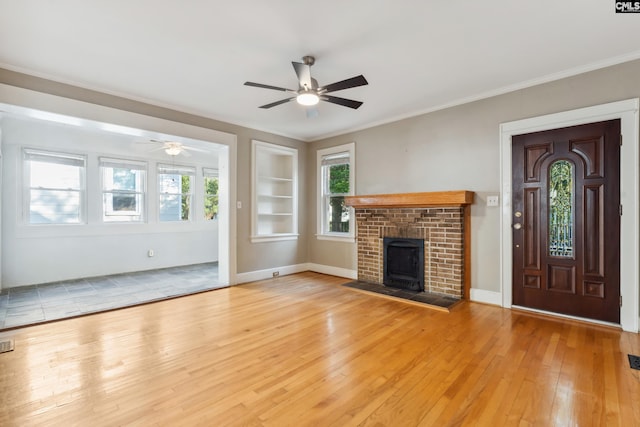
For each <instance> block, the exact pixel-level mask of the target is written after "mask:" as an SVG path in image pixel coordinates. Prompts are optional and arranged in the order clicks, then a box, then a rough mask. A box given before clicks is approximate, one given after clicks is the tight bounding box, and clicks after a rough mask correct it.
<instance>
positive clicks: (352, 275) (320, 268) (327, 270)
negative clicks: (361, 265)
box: [307, 263, 358, 280]
mask: <svg viewBox="0 0 640 427" xmlns="http://www.w3.org/2000/svg"><path fill="white" fill-rule="evenodd" d="M307 266H308V267H309V270H310V271H313V272H315V273H322V274H329V275H331V276H338V277H345V278H347V279H352V280H356V279H357V278H358V271H356V270H350V269H348V268H340V267H333V266H331V265H323V264H314V263H309V264H307Z"/></svg>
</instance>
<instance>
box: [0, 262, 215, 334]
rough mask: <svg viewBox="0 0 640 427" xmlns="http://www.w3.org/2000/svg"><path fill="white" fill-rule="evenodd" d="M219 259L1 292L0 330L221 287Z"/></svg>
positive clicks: (22, 287)
mask: <svg viewBox="0 0 640 427" xmlns="http://www.w3.org/2000/svg"><path fill="white" fill-rule="evenodd" d="M221 287H224V285H221V284H220V283H219V281H218V263H207V264H196V265H189V266H184V267H173V268H163V269H161V270H151V271H144V272H136V273H128V274H116V275H113V276H101V277H91V278H87V279H78V280H70V281H65V282H55V283H46V284H42V285H32V286H21V287H18V288H9V289H4V290H2V292H0V330H2V329H8V328H14V327H19V326H25V325H32V324H36V323H41V322H48V321H51V320H57V319H63V318H67V317H74V316H80V315H83V314H88V313H95V312H99V311H105V310H110V309H114V308H120V307H127V306H131V305H136V304H140V303H144V302H149V301H155V300H160V299H165V298H170V297H175V296H180V295H187V294H192V293H196V292H201V291H206V290H211V289H215V288H221Z"/></svg>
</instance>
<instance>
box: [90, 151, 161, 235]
mask: <svg viewBox="0 0 640 427" xmlns="http://www.w3.org/2000/svg"><path fill="white" fill-rule="evenodd" d="M105 168H111V169H114V168H118V169H130V170H138V171H142V174H141V176H140V181H141V182H140V187H141V188H140V189H139V190H135V191H132V190H115V189H111V190H108V189H107V188H106V187H105V184H106V182H105ZM98 173H99V175H100V212H101V214H100V220H101V222H102V223H103V224H140V223H146V222H147V208H146V207H147V179H148V175H149V172H148V164H147V162H144V161H139V160H130V159H120V158H113V157H99V158H98ZM107 194H111V197H112V201H111V209H110V210H109V209H107V206H106V204H105V195H107ZM118 194H121V195H123V196H124V195H133V196H135V197H136V201H137V200H138V197H139V200H140V203H137V204H136V210H135V213H134V214H131V213H129V212H126V211H124V212H118V211H114V210H113V197H114V195H118ZM136 216H137V217H139V219H130V220H122V219H120V220H118V219H117V218H127V217H129V218H131V217H136ZM109 217H112V218H113V219H112V220H108V219H107V218H109Z"/></svg>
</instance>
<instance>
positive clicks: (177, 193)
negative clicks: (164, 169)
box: [158, 173, 193, 221]
mask: <svg viewBox="0 0 640 427" xmlns="http://www.w3.org/2000/svg"><path fill="white" fill-rule="evenodd" d="M192 179H193V178H192V176H191V175H180V174H175V173H171V174H168V173H160V174H158V181H159V183H160V196H159V217H160V221H188V220H189V219H190V218H191V203H192V197H191V188H192V186H193V181H192Z"/></svg>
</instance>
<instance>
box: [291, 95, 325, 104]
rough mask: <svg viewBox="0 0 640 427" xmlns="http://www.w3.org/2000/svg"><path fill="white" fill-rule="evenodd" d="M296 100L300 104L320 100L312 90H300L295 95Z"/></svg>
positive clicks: (314, 102) (315, 102)
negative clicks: (300, 91) (299, 92)
mask: <svg viewBox="0 0 640 427" xmlns="http://www.w3.org/2000/svg"><path fill="white" fill-rule="evenodd" d="M296 101H298V104H300V105H307V106H309V105H316V104H317V103H318V102H320V98H319V97H318V95H316V94H315V93H314V92H302V93H301V94H299V95H298V96H297V97H296Z"/></svg>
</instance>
